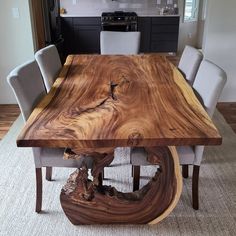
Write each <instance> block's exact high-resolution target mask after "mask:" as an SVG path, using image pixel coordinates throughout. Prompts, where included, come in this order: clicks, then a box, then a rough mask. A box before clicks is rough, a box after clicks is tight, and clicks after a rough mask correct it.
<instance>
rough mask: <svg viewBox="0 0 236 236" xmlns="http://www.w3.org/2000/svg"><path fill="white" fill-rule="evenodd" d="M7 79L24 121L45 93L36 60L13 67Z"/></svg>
mask: <svg viewBox="0 0 236 236" xmlns="http://www.w3.org/2000/svg"><path fill="white" fill-rule="evenodd" d="M7 81H8V83H9V84H10V86H11V88H12V90H13V92H14V94H15V97H16V100H17V102H18V104H19V107H20V110H21V113H22V115H23V119H24V121H26V120H27V119H28V117H29V115H30V114H31V113H32V110H33V109H34V107H35V106H36V105H37V103H38V102H39V100H40V99H41V98H42V97H43V96H44V95H45V94H46V91H45V87H44V84H43V79H42V76H41V73H40V70H39V68H38V65H37V63H36V61H35V60H34V61H29V62H26V63H25V64H22V65H20V66H18V67H17V68H15V69H14V70H13V71H12V72H11V73H10V74H9V75H8V77H7Z"/></svg>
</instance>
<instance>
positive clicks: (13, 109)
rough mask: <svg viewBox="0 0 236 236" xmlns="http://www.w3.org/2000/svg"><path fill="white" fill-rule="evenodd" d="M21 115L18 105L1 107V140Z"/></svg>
mask: <svg viewBox="0 0 236 236" xmlns="http://www.w3.org/2000/svg"><path fill="white" fill-rule="evenodd" d="M19 114H20V109H19V107H18V105H15V104H7V105H0V140H1V139H2V138H3V137H4V135H5V134H6V133H7V131H8V130H9V129H10V127H11V126H12V124H13V122H14V121H15V120H16V118H17V117H18V116H19Z"/></svg>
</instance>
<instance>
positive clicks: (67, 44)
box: [61, 17, 74, 57]
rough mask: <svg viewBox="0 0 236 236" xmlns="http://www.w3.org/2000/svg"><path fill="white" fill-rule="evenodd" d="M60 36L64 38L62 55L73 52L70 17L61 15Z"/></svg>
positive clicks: (72, 32)
mask: <svg viewBox="0 0 236 236" xmlns="http://www.w3.org/2000/svg"><path fill="white" fill-rule="evenodd" d="M61 29H62V37H63V38H64V56H65V57H67V55H69V54H73V52H74V50H73V34H74V30H73V21H72V17H61Z"/></svg>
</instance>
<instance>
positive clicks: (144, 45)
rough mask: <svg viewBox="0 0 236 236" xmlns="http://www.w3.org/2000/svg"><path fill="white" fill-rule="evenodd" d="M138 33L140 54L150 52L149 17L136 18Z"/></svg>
mask: <svg viewBox="0 0 236 236" xmlns="http://www.w3.org/2000/svg"><path fill="white" fill-rule="evenodd" d="M138 31H140V32H141V41H140V52H150V36H151V17H139V18H138Z"/></svg>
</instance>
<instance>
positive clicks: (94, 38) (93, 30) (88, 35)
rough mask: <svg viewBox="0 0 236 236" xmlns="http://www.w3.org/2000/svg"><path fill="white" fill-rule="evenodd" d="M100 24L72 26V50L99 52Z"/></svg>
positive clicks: (76, 51) (77, 51)
mask: <svg viewBox="0 0 236 236" xmlns="http://www.w3.org/2000/svg"><path fill="white" fill-rule="evenodd" d="M100 31H101V26H97V25H79V26H78V25H77V26H74V52H75V53H99V52H100Z"/></svg>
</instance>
